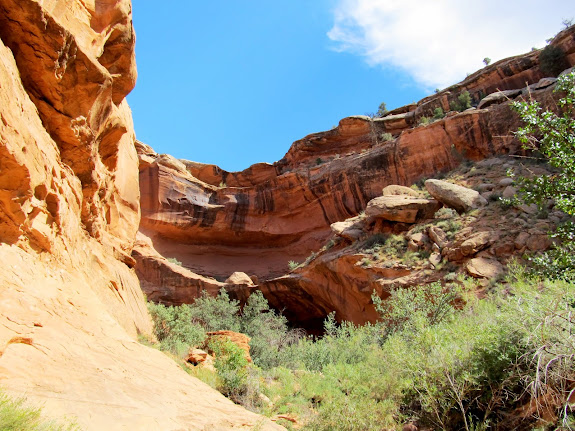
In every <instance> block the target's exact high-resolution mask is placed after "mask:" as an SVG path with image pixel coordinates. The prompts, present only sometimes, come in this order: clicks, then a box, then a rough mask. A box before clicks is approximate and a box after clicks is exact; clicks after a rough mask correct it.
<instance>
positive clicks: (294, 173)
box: [135, 27, 575, 323]
mask: <svg viewBox="0 0 575 431" xmlns="http://www.w3.org/2000/svg"><path fill="white" fill-rule="evenodd" d="M552 45H553V46H558V47H561V49H562V50H563V51H564V53H565V58H566V61H567V63H568V64H570V65H573V64H575V27H571V28H569V29H566V30H564V31H562V32H560V33H559V34H558V35H557V36H556V37H555V38H554V40H553V41H552ZM540 54H541V51H533V52H530V53H527V54H525V55H521V56H516V57H512V58H509V59H505V60H501V61H499V62H497V63H494V64H493V65H490V66H487V67H485V68H483V69H481V70H480V71H478V72H476V73H474V74H472V75H470V76H468V77H467V78H466V79H465V80H464V81H462V82H461V83H458V84H456V85H454V86H451V87H449V88H447V89H444V90H442V91H438V92H437V93H436V94H434V95H432V96H429V97H427V98H425V99H423V100H421V101H420V102H418V103H417V104H412V105H408V106H405V107H402V108H398V109H396V110H394V111H391V112H389V113H388V114H387V115H386V116H384V117H383V118H375V119H371V118H369V117H365V116H356V117H349V118H344V119H343V120H341V121H340V123H339V125H338V126H337V127H336V128H334V129H332V130H329V131H326V132H320V133H315V134H312V135H309V136H307V137H305V138H303V139H301V140H299V141H296V142H294V143H293V145H292V146H291V147H290V149H289V150H288V152H287V154H286V156H285V157H284V158H283V159H282V160H280V161H278V162H275V163H273V164H268V163H260V164H256V165H253V166H251V167H250V168H248V169H246V170H244V171H242V172H226V171H224V170H222V169H220V168H219V167H218V166H215V165H206V164H200V163H195V162H190V161H187V160H178V159H175V158H174V157H171V156H168V155H159V154H156V153H155V152H154V151H153V150H152V148H151V147H149V146H147V145H144V144H141V143H140V144H139V145H138V154H139V157H140V187H141V193H142V200H141V207H142V221H141V224H140V230H141V231H142V232H143V233H144V234H145V235H146V236H147V237H149V239H150V245H151V247H152V248H155V249H156V250H157V251H158V252H159V255H160V256H159V257H158V255H157V254H156V255H154V256H153V257H150V259H152V260H153V261H154V262H156V263H155V267H154V268H155V269H151V265H150V264H149V263H150V260H149V259H148V260H146V264H145V265H144V264H143V262H144V256H143V255H138V256H135V257H136V260H137V265H136V269H137V271H138V273H139V276H140V279H141V280H142V283H143V286H144V290H145V291H146V292H147V293H148V294H151V295H152V296H151V298H152V299H154V300H160V301H162V302H165V303H173V304H180V303H183V302H192V301H193V300H194V298H195V297H196V296H197V292H198V291H201V289H202V286H203V284H202V283H203V282H199V281H198V278H197V277H198V276H195V281H194V282H193V283H192V284H193V286H192V287H190V286H189V285H190V282H189V281H188V280H189V277H187V276H185V275H182V271H177V272H176V273H175V274H174V271H173V270H172V269H170V268H169V267H167V266H166V265H165V259H164V260H162V258H161V256H162V255H163V256H164V257H173V258H176V259H177V260H179V261H181V262H182V265H183V266H184V267H185V268H183V269H184V270H186V271H191V272H192V273H197V274H201V275H202V276H208V277H213V278H210V279H209V281H208V282H207V283H206V284H205V289H206V290H207V291H208V292H212V293H213V292H214V291H215V290H217V288H221V287H222V283H221V282H223V281H224V280H225V279H226V278H227V277H228V276H229V275H230V274H231V273H233V272H234V271H243V272H245V273H247V274H248V275H250V276H252V279H254V280H256V281H257V283H256V284H258V285H259V288H260V289H261V290H262V291H263V292H264V294H265V295H266V297H267V298H268V300H269V301H270V303H271V304H272V305H273V306H275V307H277V308H278V309H283V310H284V311H285V312H286V315H288V316H290V317H292V318H293V319H294V320H297V321H298V322H302V321H303V320H305V319H320V320H321V318H323V316H325V315H326V314H327V313H328V312H329V311H331V310H338V311H339V312H340V317H341V318H345V319H350V320H353V321H356V322H357V323H362V322H364V321H365V320H366V319H367V320H372V318H373V316H374V312H373V307H371V309H369V310H367V311H366V308H365V307H366V304H367V305H369V301H370V298H369V296H370V293H371V291H372V290H369V289H368V290H369V292H368V293H366V291H364V292H360V293H357V292H355V293H354V292H352V290H353V289H351V288H349V286H351V285H353V284H354V283H351V284H350V279H355V278H354V277H352V276H350V277H345V276H338V274H337V273H338V270H336V269H334V268H330V269H329V270H327V269H326V268H324V267H321V265H316V266H317V267H318V271H319V272H321V274H316V276H313V277H307V278H306V277H305V276H304V275H301V274H300V275H294V276H287V277H284V274H286V273H287V272H288V261H294V262H302V261H303V260H305V259H306V258H307V257H308V256H310V254H311V253H312V252H315V251H317V250H319V249H320V248H321V247H322V246H323V245H324V244H325V243H326V241H327V240H328V239H329V238H330V237H331V236H332V232H331V230H330V224H332V223H334V222H338V221H342V220H345V219H347V218H350V217H352V216H355V215H357V214H358V213H360V212H361V211H363V210H364V208H365V206H366V204H367V202H368V201H370V200H371V199H373V198H375V197H377V196H380V195H381V190H382V188H383V187H384V186H386V185H389V184H401V185H411V184H413V183H414V182H416V181H417V180H420V179H422V178H426V177H432V176H434V175H437V174H438V173H440V172H445V171H448V170H450V169H453V168H454V167H456V166H458V165H459V164H460V163H461V162H462V161H464V160H466V159H469V160H475V161H478V160H481V159H484V158H488V157H491V156H493V155H497V154H509V153H517V152H521V151H522V150H521V146H520V144H519V143H518V142H517V140H516V139H515V138H514V135H513V132H514V131H515V130H517V127H519V125H520V123H519V118H518V116H517V115H516V114H515V113H514V112H513V111H512V110H511V109H510V107H509V104H508V101H509V100H511V99H514V98H518V97H525V98H527V97H529V94H530V93H531V94H533V95H536V96H537V97H538V98H540V99H541V100H542V102H543V103H544V105H545V106H553V105H554V99H553V96H552V88H553V82H554V79H547V78H546V77H545V74H544V73H543V72H542V71H541V70H540V67H539V55H540ZM499 90H501V91H502V92H499ZM463 91H468V92H469V93H470V96H471V99H472V101H473V104H474V105H475V107H474V108H472V109H469V110H466V111H464V112H453V111H452V112H448V111H450V103H451V102H453V101H455V100H457V97H458V96H459V95H460V94H461V93H462V92H463ZM438 107H441V108H442V109H443V110H444V111H445V112H447V115H446V116H445V118H443V119H441V120H439V121H436V122H433V123H432V124H429V125H427V126H422V125H420V122H421V119H422V117H425V116H427V117H429V116H432V115H433V113H434V110H435V109H436V108H438ZM338 265H339V264H338ZM324 266H325V265H324ZM344 266H345V265H344ZM347 266H349V265H347ZM322 268H323V269H322ZM345 272H349V271H347V270H346V271H342V273H345ZM352 272H353V271H352ZM340 275H341V274H340ZM342 277H343V278H342ZM218 282H220V283H219V284H215V283H218ZM355 284H356V285H359V284H361V282H357V283H355ZM225 288H226V289H227V290H229V291H230V292H231V293H233V292H235V293H236V294H237V295H238V297H240V298H241V297H245V295H244V293H245V292H244V290H245V289H248V293H249V290H250V289H253V287H251V286H243V287H242V286H235V285H232V284H226V285H225ZM362 289H363V288H362ZM362 289H360V288H358V289H356V290H362ZM365 289H367V288H365ZM365 289H363V290H365ZM358 297H361V300H358V299H357V298H358ZM355 303H357V304H358V306H357V307H355V306H352V305H351V304H355ZM346 304H347V305H346ZM368 308H369V307H368ZM345 310H348V311H345ZM366 313H367V314H366ZM366 316H367V317H366Z"/></svg>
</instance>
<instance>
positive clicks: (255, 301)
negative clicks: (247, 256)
mask: <svg viewBox="0 0 575 431" xmlns="http://www.w3.org/2000/svg"><path fill="white" fill-rule="evenodd" d="M240 322H241V325H240V331H241V332H242V333H244V334H247V335H248V336H250V337H251V341H250V354H251V356H252V358H253V361H254V364H256V365H257V366H259V367H261V368H263V369H270V368H273V367H276V366H279V365H281V363H282V362H287V361H289V359H287V358H286V357H285V356H286V355H288V354H289V352H287V351H286V349H287V347H288V346H290V345H292V344H294V343H297V341H298V340H299V338H300V337H301V336H302V332H301V331H298V330H291V329H290V328H289V327H288V322H287V319H286V318H285V316H282V315H281V314H278V313H277V312H276V311H274V310H272V309H270V307H269V304H268V301H267V300H266V299H265V298H264V296H263V294H262V292H260V291H255V292H253V293H252V294H251V295H250V297H249V298H248V301H247V303H246V305H245V306H244V308H243V310H242V313H241V317H240Z"/></svg>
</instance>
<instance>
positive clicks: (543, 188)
mask: <svg viewBox="0 0 575 431" xmlns="http://www.w3.org/2000/svg"><path fill="white" fill-rule="evenodd" d="M555 91H556V92H561V94H562V97H561V98H560V99H559V101H558V102H557V105H558V108H559V113H558V114H556V113H554V112H551V111H543V110H542V108H541V105H540V104H539V102H537V101H536V100H531V101H529V102H513V103H512V106H513V108H514V109H515V110H516V111H517V112H518V113H519V115H520V116H521V119H522V120H523V121H524V122H525V124H526V125H525V126H524V127H521V128H520V129H519V130H518V131H517V134H516V135H517V137H518V138H519V140H520V141H521V142H522V143H523V144H524V146H525V147H526V148H528V149H531V150H534V151H539V152H540V153H541V154H542V155H543V156H544V157H545V158H546V159H547V160H548V162H549V164H550V165H551V166H552V167H554V168H556V169H557V170H558V173H555V174H551V175H542V176H538V177H535V178H531V179H530V178H519V181H518V183H519V186H520V187H519V195H520V198H521V200H523V201H524V202H525V203H528V204H530V203H535V204H537V205H538V206H539V208H541V209H542V208H544V207H545V206H546V205H547V203H548V201H549V200H550V199H551V200H553V202H554V204H555V208H556V209H558V210H560V211H563V212H564V213H566V214H568V215H570V216H573V215H575V72H571V73H569V74H565V75H563V76H561V77H560V78H559V80H558V81H557V85H556V87H555ZM553 236H554V237H556V238H558V239H560V240H561V241H562V243H561V245H557V246H556V247H555V248H554V249H552V250H551V251H549V252H547V253H545V254H543V255H542V256H540V257H537V258H535V259H534V262H535V263H536V264H537V266H538V269H539V270H540V271H543V273H544V275H547V276H550V277H554V278H561V279H565V280H571V281H575V224H574V223H573V221H572V220H569V221H567V222H565V223H564V224H562V225H561V226H559V228H558V229H557V231H556V232H555V233H554V235H553Z"/></svg>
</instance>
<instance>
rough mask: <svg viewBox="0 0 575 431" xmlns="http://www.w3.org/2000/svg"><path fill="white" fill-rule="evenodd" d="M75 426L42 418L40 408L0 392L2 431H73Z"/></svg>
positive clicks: (76, 427) (75, 428) (0, 426)
mask: <svg viewBox="0 0 575 431" xmlns="http://www.w3.org/2000/svg"><path fill="white" fill-rule="evenodd" d="M78 429H79V428H78V426H77V425H75V424H66V425H63V424H59V423H57V422H55V421H51V420H48V419H46V418H44V417H42V411H41V409H40V408H36V407H32V406H31V405H29V404H28V403H27V401H26V400H25V399H24V398H13V397H10V396H8V395H6V394H5V393H4V391H2V390H0V430H2V431H73V430H78Z"/></svg>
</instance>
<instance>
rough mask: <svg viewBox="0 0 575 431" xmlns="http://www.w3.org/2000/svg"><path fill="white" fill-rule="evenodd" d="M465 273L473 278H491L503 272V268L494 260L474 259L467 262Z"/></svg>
mask: <svg viewBox="0 0 575 431" xmlns="http://www.w3.org/2000/svg"><path fill="white" fill-rule="evenodd" d="M465 269H466V270H467V273H468V274H469V275H471V276H472V277H475V278H493V277H497V276H498V275H499V274H501V273H502V272H503V266H502V265H501V264H500V263H499V261H498V260H495V259H487V258H484V257H476V258H475V259H471V260H470V261H469V262H467V265H466V266H465Z"/></svg>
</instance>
